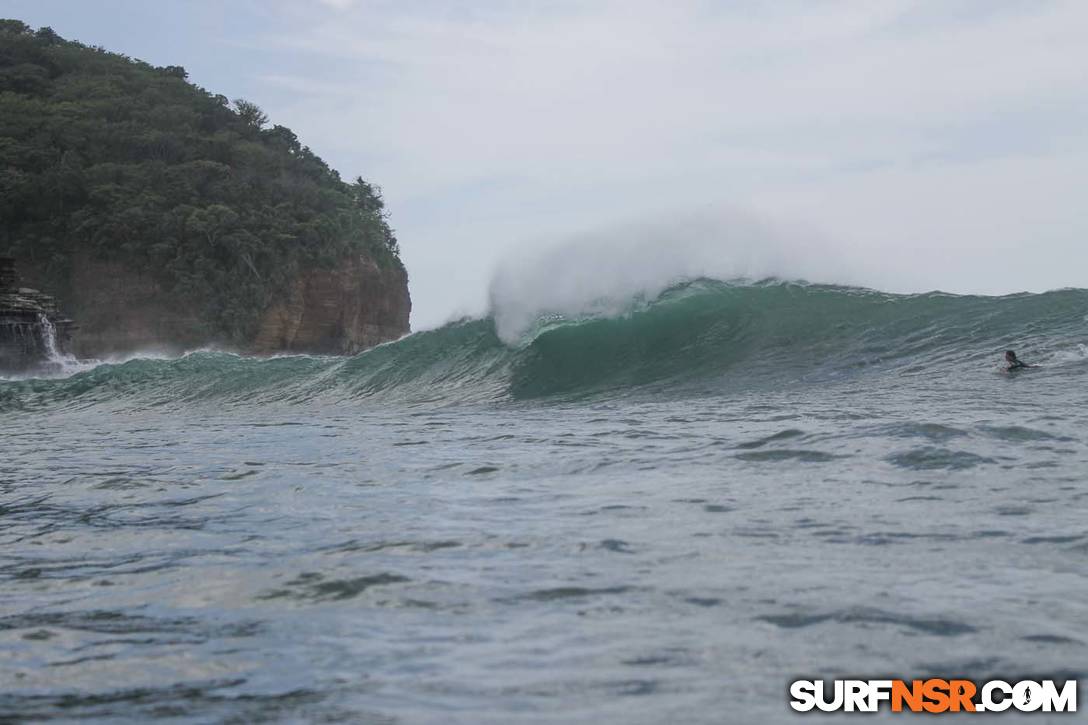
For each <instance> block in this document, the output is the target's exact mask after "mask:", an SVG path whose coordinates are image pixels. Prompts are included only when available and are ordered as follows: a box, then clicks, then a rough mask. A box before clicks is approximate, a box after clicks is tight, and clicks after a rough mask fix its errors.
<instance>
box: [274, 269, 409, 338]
mask: <svg viewBox="0 0 1088 725" xmlns="http://www.w3.org/2000/svg"><path fill="white" fill-rule="evenodd" d="M411 310H412V301H411V299H410V298H409V296H408V277H407V275H406V274H405V273H404V270H402V269H399V268H396V269H394V268H389V269H382V268H380V267H378V265H376V264H375V263H374V262H373V261H371V260H370V259H368V258H367V257H362V256H356V257H352V258H350V259H347V260H344V264H343V265H342V266H339V267H337V268H336V269H313V270H309V271H308V272H305V273H304V274H302V275H301V276H300V277H299V278H298V279H296V280H295V283H294V285H293V286H292V288H291V291H290V293H289V294H288V295H287V296H286V298H285V299H283V300H282V301H280V302H278V303H277V304H275V305H273V306H272V308H271V309H269V310H268V311H267V312H266V313H265V314H264V317H263V318H262V319H261V324H260V327H259V329H258V332H257V335H256V337H255V338H254V340H253V351H254V352H257V353H272V352H318V353H328V354H340V355H351V354H354V353H357V352H359V351H360V350H364V349H366V348H368V347H373V346H374V345H377V344H379V343H382V342H387V341H389V340H395V339H397V338H398V337H401V336H402V335H405V334H407V333H408V330H409V327H408V316H409V313H410V312H411Z"/></svg>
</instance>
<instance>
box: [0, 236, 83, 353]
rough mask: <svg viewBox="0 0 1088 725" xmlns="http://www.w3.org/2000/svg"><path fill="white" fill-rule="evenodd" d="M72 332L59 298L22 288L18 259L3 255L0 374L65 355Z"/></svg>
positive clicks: (0, 308)
mask: <svg viewBox="0 0 1088 725" xmlns="http://www.w3.org/2000/svg"><path fill="white" fill-rule="evenodd" d="M71 331H72V321H71V320H69V319H67V318H65V317H63V316H62V315H61V314H60V311H59V310H58V309H57V303H56V300H55V299H54V298H53V297H52V296H50V295H47V294H45V293H43V292H39V291H38V290H36V289H31V288H29V287H22V286H21V285H20V279H19V275H18V274H17V272H16V270H15V260H14V259H11V258H8V257H0V373H5V372H17V371H23V370H28V369H31V368H37V367H41V366H43V365H45V364H47V363H49V362H50V360H51V359H52V358H56V357H59V356H61V355H63V354H65V353H66V352H67V348H68V344H69V342H70V335H71Z"/></svg>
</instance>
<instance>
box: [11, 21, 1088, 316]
mask: <svg viewBox="0 0 1088 725" xmlns="http://www.w3.org/2000/svg"><path fill="white" fill-rule="evenodd" d="M0 15H2V16H8V17H16V18H19V19H22V20H24V21H26V22H28V23H29V24H31V25H33V26H41V25H49V26H52V27H53V28H54V29H55V30H56V31H57V32H58V33H60V34H61V35H63V36H65V37H68V38H73V39H77V40H80V41H83V42H85V43H88V44H93V45H103V46H105V47H107V48H109V49H111V50H115V51H119V52H123V53H126V54H128V55H131V56H133V57H137V58H140V59H143V60H146V61H148V62H150V63H154V64H156V65H171V64H177V65H183V66H185V67H186V68H187V69H188V70H189V72H190V80H192V81H193V82H195V83H197V84H199V85H201V86H204V87H205V88H207V89H208V90H210V91H212V92H214V93H222V94H224V95H227V96H229V97H230V98H237V97H244V98H247V99H249V100H251V101H254V102H256V103H257V104H259V105H260V106H262V107H263V108H264V109H265V110H266V111H267V112H268V113H269V115H270V116H271V117H272V120H273V122H274V123H280V124H283V125H286V126H289V127H291V128H292V129H293V130H295V132H296V133H298V135H299V137H300V138H301V139H302V140H303V142H304V143H306V144H308V145H309V146H310V147H311V148H313V149H314V151H315V152H317V153H318V154H319V155H321V156H322V157H323V158H324V159H325V160H326V161H327V162H328V163H329V164H330V165H331V166H333V167H334V168H336V169H338V170H339V171H340V172H341V173H342V174H343V176H344V177H345V178H348V177H354V176H355V175H362V176H364V177H365V178H367V179H369V180H371V181H373V182H375V183H377V184H378V185H380V186H381V187H382V188H383V189H384V192H385V197H386V201H387V204H388V208H389V211H390V212H391V215H392V217H391V222H392V224H393V226H394V228H395V229H396V230H397V232H398V236H399V238H400V240H401V246H402V250H403V256H404V259H405V262H406V264H407V266H408V270H409V274H410V275H411V287H412V295H413V299H414V301H415V312H414V314H413V326H414V327H416V328H421V327H429V326H433V325H436V324H439V323H441V322H442V321H444V320H446V319H448V318H449V317H450V316H452V315H455V314H458V313H478V312H481V311H482V310H483V309H484V307H485V306H486V302H487V292H488V285H489V280H490V279H491V276H492V274H493V270H494V267H495V265H496V262H497V261H498V260H499V259H501V258H504V257H506V258H508V257H509V256H510V255H514V254H518V253H521V252H524V251H526V250H536V249H539V248H540V247H542V246H547V245H549V244H554V243H559V242H562V241H564V240H566V239H569V238H570V237H572V236H576V235H579V234H581V233H582V232H584V231H585V230H588V229H594V228H608V227H611V226H616V225H624V224H629V223H631V220H637V219H651V218H652V219H655V220H658V221H657V224H656V226H657V227H658V228H665V229H668V226H669V225H668V220H669V219H670V218H672V217H673V216H674V215H675V216H676V217H677V218H680V217H681V216H683V215H685V214H688V213H689V212H690V211H691V210H693V209H705V208H708V207H718V206H720V205H727V206H728V207H730V208H735V209H741V210H745V211H747V212H751V213H753V214H756V215H759V216H761V217H763V218H765V219H767V220H769V221H770V222H771V223H774V224H778V223H783V224H788V225H791V227H793V228H796V229H805V230H811V231H812V234H811V235H809V234H807V233H799V234H798V241H797V242H796V244H797V245H798V248H799V249H800V248H801V247H804V252H805V253H806V254H807V255H809V256H811V255H813V254H816V255H819V254H821V253H822V249H820V248H818V247H817V248H813V245H821V244H826V245H827V254H828V255H839V256H842V257H844V258H847V259H848V260H849V262H850V267H851V270H852V271H851V275H852V276H850V278H849V279H848V278H846V277H847V276H848V275H846V273H845V272H844V278H843V279H841V280H836V279H826V280H819V281H843V282H861V283H865V284H869V285H873V286H877V287H882V288H885V289H890V290H896V291H917V290H924V289H933V288H942V289H946V290H949V291H955V292H981V293H1001V292H1009V291H1016V290H1025V289H1026V290H1033V291H1034V290H1042V289H1047V288H1052V287H1059V286H1079V287H1085V286H1088V243H1086V242H1088V201H1086V200H1088V190H1086V186H1088V183H1086V182H1088V41H1086V38H1088V2H1083V1H1082V0H1067V1H1065V2H1062V1H1058V0H1054V1H1050V0H1020V1H1013V0H972V1H967V0H915V1H910V2H908V1H907V0H887V1H884V2H882V1H880V0H858V1H857V2H839V1H836V0H777V1H775V2H755V1H753V0H736V1H733V2H725V1H722V2H711V1H708V0H704V1H700V0H671V1H665V0H661V1H660V2H641V1H640V0H615V1H611V0H600V1H597V2H574V1H572V0H556V1H550V2H545V1H543V0H522V1H521V2H514V1H510V2H500V1H497V0H478V1H476V2H456V1H449V2H439V1H438V0H433V1H420V2H412V1H411V0H389V1H378V0H259V1H258V0H186V1H183V0H174V1H172V2H171V1H168V0H156V1H154V2H145V1H144V0H112V1H111V0H99V1H97V2H85V1H83V0H0ZM721 223H722V224H723V225H725V226H728V225H729V220H728V216H723V217H722V222H721ZM678 228H679V229H680V230H685V229H690V228H691V227H690V225H678ZM699 228H700V229H703V230H704V233H710V234H713V232H705V229H706V227H705V225H704V226H701V227H699ZM666 236H667V233H666ZM757 236H758V235H757ZM815 239H820V240H821V241H818V242H817V241H814V240H815ZM661 243H662V244H668V243H670V240H668V239H667V238H663V239H662V241H661ZM757 243H759V242H758V239H754V240H753V244H757ZM679 248H680V249H683V245H681V246H680V247H679ZM600 257H601V255H596V257H594V259H596V260H598V261H596V262H595V263H601V262H599V259H600ZM605 263H606V262H605Z"/></svg>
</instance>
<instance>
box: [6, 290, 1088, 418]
mask: <svg viewBox="0 0 1088 725" xmlns="http://www.w3.org/2000/svg"><path fill="white" fill-rule="evenodd" d="M1086 313H1088V290H1083V289H1067V290H1057V291H1053V292H1046V293H1042V294H1019V295H1009V296H1005V297H979V296H957V295H949V294H943V293H927V294H916V295H895V294H887V293H882V292H877V291H873V290H868V289H861V288H853V287H841V286H832V285H812V284H805V283H794V282H783V281H780V280H766V281H763V282H758V283H740V282H722V281H717V280H710V279H698V280H694V281H688V282H684V283H681V284H677V285H674V286H673V287H670V288H668V289H666V290H665V291H663V292H661V293H660V294H659V295H657V296H656V297H654V298H653V299H641V298H639V297H637V296H636V297H635V298H633V299H630V300H628V301H627V303H626V304H625V305H624V306H622V307H620V308H617V307H616V306H615V305H612V306H610V307H609V308H608V309H606V310H603V311H602V310H601V309H597V311H596V312H593V311H591V312H585V313H582V314H580V315H576V316H571V315H560V314H551V315H544V316H541V317H538V318H537V320H536V322H535V324H533V325H530V326H529V327H528V328H527V329H526V330H525V331H524V332H523V333H522V334H521V335H520V337H517V338H516V339H514V340H506V341H504V338H505V337H509V336H503V337H500V335H499V334H498V331H497V327H496V321H495V316H489V317H487V318H483V319H474V320H468V319H466V320H461V321H458V322H454V323H450V324H448V325H445V326H444V327H442V328H439V329H436V330H430V331H425V332H419V333H415V334H413V335H409V336H408V337H405V338H403V339H401V340H399V341H397V342H393V343H388V344H385V345H381V346H379V347H376V348H374V349H371V350H369V351H367V352H364V353H362V354H360V355H357V356H355V357H353V358H348V359H343V358H329V357H317V356H306V355H295V356H283V357H275V358H252V357H243V356H238V355H233V354H229V353H222V352H207V351H203V352H196V353H191V354H188V355H185V356H183V357H180V358H174V359H141V358H138V359H132V360H128V361H126V362H120V363H106V364H101V365H98V366H95V367H93V368H92V369H89V370H80V371H79V372H76V373H75V374H73V375H71V376H69V377H65V378H62V379H49V378H36V379H26V380H18V381H5V382H0V410H19V409H36V408H42V407H55V406H63V407H88V406H108V407H116V408H126V409H132V408H136V409H138V408H145V407H161V406H184V405H191V404H197V403H200V402H205V401H206V402H214V403H215V404H216V405H248V404H257V403H260V404H268V403H279V404H285V405H290V404H297V403H302V402H307V401H312V400H318V399H320V400H322V401H323V402H331V403H351V402H355V401H360V400H376V401H389V402H398V403H408V404H429V405H433V404H451V403H494V402H503V401H515V402H516V401H525V400H539V399H571V398H601V397H609V396H623V395H647V396H656V395H691V394H700V395H705V394H723V395H725V394H729V393H730V392H735V391H737V390H749V389H753V388H758V387H760V386H771V387H782V386H786V385H806V384H820V383H825V382H828V381H836V380H843V379H849V378H850V377H852V376H858V375H892V374H899V375H910V374H922V373H930V372H933V371H934V370H935V369H937V370H941V369H945V370H954V369H958V368H962V367H965V366H971V367H974V368H979V369H983V370H985V369H986V368H987V367H990V368H992V367H993V366H994V365H995V364H996V363H997V360H998V359H999V354H1000V352H1001V351H1002V350H1004V349H1005V348H1007V347H1016V348H1017V349H1023V350H1024V352H1025V353H1029V355H1028V357H1029V359H1031V360H1033V361H1037V362H1048V363H1049V364H1051V365H1068V364H1079V363H1085V362H1088V353H1086V352H1085V351H1086V349H1088V348H1085V344H1084V343H1085V340H1086V338H1088V335H1086V334H1085V333H1086V330H1085V322H1086Z"/></svg>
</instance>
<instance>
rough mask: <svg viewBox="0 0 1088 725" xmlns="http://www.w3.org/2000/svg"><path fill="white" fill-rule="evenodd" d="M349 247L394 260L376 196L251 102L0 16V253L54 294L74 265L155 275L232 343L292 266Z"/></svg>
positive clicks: (326, 261) (171, 70) (171, 69)
mask: <svg viewBox="0 0 1088 725" xmlns="http://www.w3.org/2000/svg"><path fill="white" fill-rule="evenodd" d="M353 252H362V253H366V254H367V255H369V256H370V257H371V258H372V259H374V260H375V261H376V262H377V263H378V264H379V265H382V266H387V265H397V266H400V259H399V256H398V250H397V241H396V238H395V236H394V234H393V232H392V230H391V229H390V228H389V225H388V224H387V223H386V219H385V212H384V210H383V204H382V199H381V194H380V190H379V189H377V188H376V187H374V186H372V185H371V184H369V183H367V182H366V181H364V180H363V179H361V178H359V179H356V180H355V181H354V182H352V183H347V182H344V181H343V180H341V178H340V176H339V174H338V173H337V172H336V171H334V170H333V169H330V168H329V167H328V165H326V164H325V162H324V161H322V160H321V159H320V158H318V157H317V156H316V155H315V154H314V153H313V152H311V151H310V149H309V148H307V147H306V146H304V145H302V144H301V143H300V141H299V139H298V138H297V137H296V136H295V134H294V133H292V132H291V130H290V129H288V128H285V127H283V126H277V125H272V126H270V125H269V123H268V118H267V116H266V115H265V114H264V113H263V112H262V111H261V110H260V108H258V107H257V106H256V105H254V104H252V103H249V102H247V101H244V100H236V101H233V102H231V101H230V100H228V99H227V98H226V97H225V96H221V95H213V94H211V93H209V92H207V91H205V90H204V89H202V88H199V87H197V86H195V85H193V84H191V83H189V82H188V81H187V74H186V71H185V69H184V68H182V67H180V66H168V67H163V68H157V67H154V66H151V65H149V64H147V63H144V62H141V61H138V60H133V59H131V58H128V57H126V56H123V55H119V54H116V53H110V52H108V51H106V50H104V49H102V48H97V47H88V46H86V45H83V44H81V43H78V42H73V41H68V40H64V39H63V38H61V37H59V36H58V35H57V34H56V33H54V32H53V31H52V30H51V29H49V28H41V29H39V30H37V31H35V30H33V29H31V28H30V27H28V26H27V25H25V24H24V23H22V22H20V21H17V20H0V254H9V255H11V256H14V257H16V258H17V259H19V260H20V261H21V262H22V263H24V264H27V265H33V266H34V267H35V268H37V269H40V270H44V272H45V273H46V274H47V275H48V276H49V278H50V279H55V280H56V284H57V285H58V291H59V292H61V293H62V294H63V285H64V284H65V282H64V280H66V279H67V278H68V273H69V271H70V269H71V267H72V265H73V264H74V263H75V262H76V260H78V259H79V257H80V255H84V254H91V255H94V256H95V257H97V258H100V259H108V260H115V261H122V262H124V263H126V264H129V265H132V266H133V267H135V268H138V269H142V270H147V271H152V272H153V273H155V274H156V275H157V276H158V277H160V278H161V279H162V280H163V282H164V284H165V285H166V287H167V289H169V290H171V291H172V292H173V293H176V294H178V295H180V296H181V297H182V298H184V299H187V300H193V301H194V304H199V305H202V306H203V307H204V309H203V314H204V317H205V319H207V320H209V321H211V324H212V325H213V326H214V328H215V331H216V332H217V333H220V334H222V335H225V336H226V337H228V338H235V339H238V338H241V337H244V336H245V335H247V334H249V333H250V332H251V330H252V327H253V325H254V324H255V321H256V319H257V317H258V315H259V314H260V312H261V310H262V309H264V308H265V307H266V306H267V305H268V303H269V302H270V300H271V299H272V298H273V297H274V296H275V295H276V294H277V293H278V292H281V291H282V290H283V289H284V287H285V285H287V284H288V283H289V281H290V280H291V279H292V277H293V276H294V275H295V273H296V272H297V271H298V269H299V268H300V266H302V265H321V266H328V265H333V264H335V263H336V261H337V260H339V259H342V258H343V257H344V255H345V254H349V253H353Z"/></svg>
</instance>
